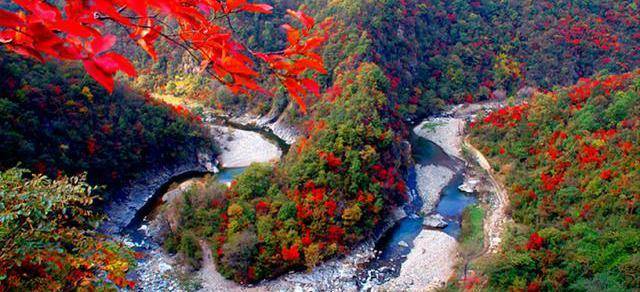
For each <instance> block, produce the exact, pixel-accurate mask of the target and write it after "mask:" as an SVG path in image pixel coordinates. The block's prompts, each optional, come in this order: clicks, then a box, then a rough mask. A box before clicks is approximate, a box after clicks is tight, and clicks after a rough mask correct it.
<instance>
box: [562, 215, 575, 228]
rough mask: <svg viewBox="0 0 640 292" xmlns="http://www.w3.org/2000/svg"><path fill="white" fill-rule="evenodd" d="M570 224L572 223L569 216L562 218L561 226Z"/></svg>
mask: <svg viewBox="0 0 640 292" xmlns="http://www.w3.org/2000/svg"><path fill="white" fill-rule="evenodd" d="M571 224H573V218H571V217H565V218H564V220H562V226H564V227H567V226H569V225H571Z"/></svg>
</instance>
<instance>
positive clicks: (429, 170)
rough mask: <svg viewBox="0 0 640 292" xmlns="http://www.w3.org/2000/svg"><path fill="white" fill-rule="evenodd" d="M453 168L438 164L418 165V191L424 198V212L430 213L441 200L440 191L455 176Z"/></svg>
mask: <svg viewBox="0 0 640 292" xmlns="http://www.w3.org/2000/svg"><path fill="white" fill-rule="evenodd" d="M454 174H455V173H454V172H453V170H451V169H449V168H448V167H444V166H438V165H420V164H417V165H416V180H417V183H418V193H419V194H420V197H421V198H422V202H423V205H422V212H424V213H425V214H427V213H430V212H431V211H433V209H434V208H435V207H436V205H437V204H438V201H439V200H440V193H441V192H442V189H443V188H444V187H446V186H447V185H448V184H449V182H450V181H451V179H453V176H454Z"/></svg>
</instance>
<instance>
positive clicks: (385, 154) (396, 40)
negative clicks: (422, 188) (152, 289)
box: [0, 0, 640, 291]
mask: <svg viewBox="0 0 640 292" xmlns="http://www.w3.org/2000/svg"><path fill="white" fill-rule="evenodd" d="M638 5H639V3H638V1H637V0H636V1H612V0H605V1H578V0H561V1H498V0H469V1H444V0H299V1H294V0H265V1H260V2H253V1H246V0H226V1H217V0H148V1H141V0H90V1H83V0H64V1H63V0H52V1H44V0H38V1H27V0H11V1H10V0H0V43H1V44H2V46H3V47H2V48H0V76H1V79H0V170H3V171H4V172H2V174H1V175H0V179H1V181H0V195H1V196H0V206H4V207H6V208H5V209H6V210H1V211H0V251H2V252H3V253H2V254H0V291H4V289H5V288H4V287H8V288H9V289H8V290H11V289H14V290H65V291H66V290H74V289H84V288H85V287H90V286H96V287H98V288H102V287H103V286H105V285H106V286H111V284H115V285H117V286H119V287H124V286H127V285H130V286H131V285H134V284H135V283H134V282H132V281H130V280H129V279H127V278H126V276H127V273H128V272H130V267H131V266H132V261H133V259H132V258H131V254H130V253H129V252H128V251H127V250H126V249H124V248H122V246H121V245H118V244H114V243H113V242H111V241H110V239H109V238H107V237H103V236H102V235H100V234H98V233H97V232H95V228H96V226H97V224H98V222H99V219H101V218H100V216H99V213H94V212H93V211H96V206H95V205H94V199H97V197H96V196H94V195H95V194H96V193H95V191H96V189H94V186H95V187H97V186H107V188H108V190H117V189H118V188H119V187H121V186H122V185H124V184H126V183H127V182H130V181H131V180H132V179H134V178H136V177H137V176H138V175H139V174H140V173H142V172H144V171H145V170H147V169H153V168H154V167H158V168H162V167H166V166H169V165H173V164H175V163H180V162H181V161H183V160H184V159H188V158H193V157H194V156H195V154H196V152H198V151H199V150H201V149H214V148H215V146H214V145H212V144H213V143H212V142H211V138H212V137H210V136H209V131H208V128H207V126H208V125H205V124H203V122H202V121H201V118H200V117H198V116H196V115H193V114H192V113H190V112H189V111H188V110H187V109H186V108H185V107H181V106H171V105H168V104H165V103H162V102H159V101H157V100H156V99H154V98H151V95H152V94H153V95H154V96H155V95H156V94H157V95H165V96H168V97H170V98H172V99H173V100H177V102H176V103H180V102H181V101H184V103H185V104H187V103H188V102H187V101H189V99H191V101H193V100H197V102H196V103H193V104H197V105H199V106H203V107H204V108H205V109H207V110H213V111H214V113H215V114H227V115H229V116H231V118H234V117H236V118H237V117H240V118H245V117H247V116H244V114H249V115H248V117H249V118H253V117H259V116H265V115H267V114H268V113H275V115H273V116H271V118H273V119H279V118H281V117H284V118H285V123H284V125H283V127H288V126H291V127H293V128H297V129H298V130H300V132H301V133H302V136H301V137H299V139H298V140H297V141H296V142H295V143H294V144H293V145H291V150H290V151H289V152H288V153H287V154H286V155H285V156H284V157H283V159H282V160H280V161H275V162H274V163H272V164H254V165H252V166H250V167H249V168H247V169H246V170H245V171H244V173H243V174H241V175H239V176H238V177H236V179H235V180H234V181H233V182H232V183H231V184H230V186H229V187H226V186H224V185H220V184H217V183H215V182H213V181H211V182H209V183H208V184H206V185H204V186H203V185H197V184H196V185H195V186H194V187H192V188H191V189H189V190H188V191H186V193H185V194H184V196H182V197H181V198H180V199H178V202H179V203H176V204H175V205H172V206H171V208H173V209H172V210H173V211H174V212H173V214H174V215H175V217H177V218H173V219H174V221H175V223H176V224H175V226H171V228H168V229H171V231H170V232H169V231H167V232H168V233H169V234H168V235H167V237H166V240H164V247H165V249H166V251H168V252H170V253H172V254H173V253H179V254H180V255H179V256H178V257H177V258H179V259H180V258H181V257H186V258H187V260H188V261H191V262H196V263H198V262H199V261H200V260H201V256H202V251H203V249H204V251H206V248H207V246H209V247H211V249H212V251H213V259H214V261H215V263H216V269H217V272H220V273H221V274H222V275H223V276H225V277H226V278H229V279H232V280H234V281H235V282H238V283H241V284H247V283H257V282H259V281H261V280H263V279H272V278H274V277H277V276H280V275H283V274H285V273H288V272H290V271H298V270H303V269H305V268H306V269H313V268H314V267H315V266H317V265H321V264H322V263H323V262H325V261H327V260H329V259H333V258H337V257H339V256H341V255H345V254H348V253H349V252H350V251H351V250H352V248H353V247H354V246H356V245H357V244H358V243H360V242H362V241H363V240H366V239H370V238H371V236H372V235H373V234H374V232H375V231H376V230H379V229H382V228H381V226H382V225H383V224H384V223H385V221H386V220H389V219H390V218H391V215H390V213H391V211H392V210H393V208H395V207H398V206H401V205H403V204H404V203H406V202H407V186H406V183H405V182H406V179H407V178H408V170H409V169H410V167H411V165H412V161H411V160H412V159H411V149H410V145H411V144H410V142H409V140H410V136H409V135H410V134H409V131H408V129H409V127H412V126H413V125H414V124H415V122H418V121H419V120H421V119H423V118H425V117H427V116H428V115H432V114H438V113H441V112H442V111H443V109H445V108H446V106H447V105H453V104H461V103H472V102H477V101H485V100H491V101H497V102H498V103H499V102H503V103H506V102H513V103H514V104H512V105H511V106H508V107H506V108H503V109H499V110H496V111H494V112H491V113H489V114H487V115H486V116H481V117H479V118H478V120H476V122H475V123H473V124H472V125H471V129H470V132H471V137H470V138H471V142H472V143H473V144H474V145H476V146H478V148H479V149H480V150H481V151H482V152H483V153H485V154H487V155H488V156H490V158H491V162H492V164H493V165H494V168H495V171H496V172H497V173H498V174H499V177H500V178H501V179H502V180H503V182H504V183H505V184H506V185H507V186H508V188H509V190H510V194H511V203H512V206H511V209H510V213H511V215H512V216H513V219H514V221H515V224H514V225H513V226H510V228H509V230H508V231H507V234H506V236H505V237H504V239H503V241H502V242H503V244H502V252H500V253H498V254H497V255H495V256H493V257H492V258H491V259H487V260H485V261H483V262H482V263H481V264H480V265H478V266H477V267H474V269H477V270H479V271H481V274H480V278H479V279H473V280H474V281H475V280H477V281H475V282H473V283H474V284H476V286H475V287H470V288H477V289H484V290H498V291H502V290H513V291H523V290H530V291H539V290H545V291H555V290H576V291H584V290H594V291H600V290H612V291H621V290H633V289H638V287H640V280H639V277H638V275H639V274H640V231H639V230H640V226H639V222H640V220H639V219H640V218H638V216H639V213H638V212H640V209H639V208H638V205H639V204H640V202H639V200H640V184H638V181H639V180H640V165H639V164H638V163H639V162H638V161H640V153H639V151H640V150H639V149H638V144H639V142H640V141H638V140H639V138H640V137H639V135H640V131H639V129H638V127H640V103H639V101H640V100H639V96H640V95H639V94H640V77H638V74H639V73H638V71H634V70H637V68H638V66H639V65H640V56H639V55H638V52H639V51H640V16H639V15H640V13H639V12H640V11H639V9H640V7H638ZM27 58H29V59H27ZM629 72H632V73H629ZM572 84H575V85H573V86H571V85H572ZM143 92H144V93H143ZM507 100H508V101H507ZM282 113H283V114H282ZM272 134H273V133H272ZM258 136H259V135H258ZM16 166H17V167H19V168H27V169H30V170H31V172H33V173H34V174H35V175H34V176H32V175H31V174H29V173H28V172H27V171H24V170H19V169H16V168H15V167H16ZM84 172H86V173H87V175H86V182H85V180H84V177H82V173H84ZM40 174H45V175H46V176H47V177H48V178H47V177H43V176H40ZM76 175H80V177H74V178H68V177H70V176H71V177H72V176H76ZM434 177H435V175H434ZM56 179H57V180H56ZM162 179H163V180H166V179H167V178H164V177H163V178H162ZM434 179H441V178H434ZM158 181H160V179H159V180H158ZM444 183H445V184H446V182H444ZM160 184H163V185H164V184H169V183H168V182H164V181H163V182H162V183H160ZM164 187H166V186H163V187H162V188H164ZM167 188H168V186H167ZM149 196H151V195H149ZM153 196H157V194H153ZM160 196H162V194H161V195H160ZM104 199H107V200H108V199H109V198H108V197H106V196H105V198H104ZM146 199H149V198H146ZM436 201H437V200H436ZM116 203H118V204H119V203H120V201H117V202H116ZM143 203H148V202H146V201H145V202H143ZM148 205H150V204H148ZM145 207H149V206H145ZM0 209H1V208H0ZM129 211H131V210H129ZM138 211H140V210H138V209H136V208H134V210H133V211H132V212H133V213H135V212H138ZM413 215H416V217H420V216H422V215H426V214H413ZM480 217H481V216H480ZM458 223H459V222H458ZM476 223H478V222H476ZM476 225H477V226H480V225H482V224H479V223H478V224H476ZM419 227H420V228H422V225H421V223H420V224H419ZM147 229H148V226H147ZM138 231H139V230H138ZM145 231H146V230H145ZM480 231H481V230H476V233H477V234H481V233H482V232H480ZM451 240H452V241H454V240H453V239H451ZM404 243H405V244H406V245H407V246H409V244H408V243H407V242H404ZM194 266H197V265H194ZM449 274H451V273H449ZM465 277H466V275H465ZM466 280H469V279H466ZM438 284H440V283H438ZM452 285H453V286H452V287H454V286H455V284H452ZM78 287H83V288H78ZM455 287H457V286H455ZM91 288H93V287H90V288H87V289H91Z"/></svg>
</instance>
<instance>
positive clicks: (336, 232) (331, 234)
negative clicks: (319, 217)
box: [327, 225, 344, 242]
mask: <svg viewBox="0 0 640 292" xmlns="http://www.w3.org/2000/svg"><path fill="white" fill-rule="evenodd" d="M327 233H328V234H327V239H328V240H329V241H330V242H338V241H340V240H341V239H342V237H343V236H344V229H342V228H341V227H340V226H337V225H331V226H329V229H328V230H327Z"/></svg>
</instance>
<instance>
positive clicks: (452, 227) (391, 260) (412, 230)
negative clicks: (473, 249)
mask: <svg viewBox="0 0 640 292" xmlns="http://www.w3.org/2000/svg"><path fill="white" fill-rule="evenodd" d="M411 145H412V149H413V153H412V155H413V159H414V161H415V162H416V164H421V165H429V164H435V165H440V166H446V167H449V168H451V169H459V167H458V166H460V162H459V161H457V160H455V159H454V158H451V157H449V156H448V155H447V154H446V153H445V152H444V151H443V150H442V149H441V148H440V147H439V146H437V145H436V144H434V143H433V142H431V141H429V140H426V139H424V138H422V137H419V136H416V135H413V136H412V137H411ZM463 180H464V177H463V175H462V172H461V171H458V172H457V173H456V175H455V176H454V178H453V179H452V180H451V182H449V184H448V185H447V186H446V187H445V188H444V189H443V190H442V193H441V197H440V201H439V202H438V204H437V206H436V209H435V210H434V213H439V214H441V215H442V216H443V217H444V218H445V220H446V221H447V222H448V223H449V225H448V226H447V227H446V228H444V229H443V230H442V231H443V232H445V233H447V234H449V235H451V236H452V237H454V238H458V236H460V221H461V220H462V212H463V211H464V209H465V208H466V207H467V206H469V205H471V204H475V203H476V202H477V199H476V198H475V197H474V196H473V195H471V194H467V193H464V192H462V191H460V190H459V189H458V186H460V185H461V184H462V182H463ZM407 187H408V188H409V191H410V192H411V193H415V194H417V191H418V190H417V182H416V173H415V168H414V167H412V168H411V169H410V170H409V173H408V175H407ZM415 197H416V199H415V200H414V201H413V202H410V204H409V206H408V207H407V208H405V211H407V214H408V215H409V216H407V217H406V218H404V219H402V220H400V221H398V222H397V223H396V224H395V225H394V226H393V227H392V228H391V229H389V230H388V231H387V232H386V233H385V235H383V236H382V238H381V239H380V240H379V241H378V243H377V244H376V250H377V251H378V252H379V256H378V257H377V258H376V260H374V261H373V262H372V263H370V264H369V266H368V270H379V271H380V270H383V269H384V268H387V269H385V270H386V272H385V273H384V276H383V278H382V279H380V278H378V279H375V281H376V282H379V283H382V282H385V281H388V280H389V279H391V278H393V277H397V276H398V275H399V272H400V267H401V265H402V262H404V260H405V257H404V256H406V255H407V254H409V252H410V251H411V247H413V241H414V239H415V238H416V237H417V236H418V234H420V232H421V231H422V229H423V226H422V222H423V218H422V217H420V216H417V214H416V210H420V208H421V207H422V200H421V199H420V197H419V196H415ZM403 241H404V242H405V243H407V244H408V245H409V247H404V246H401V245H399V243H400V242H403ZM365 281H366V280H365Z"/></svg>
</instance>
